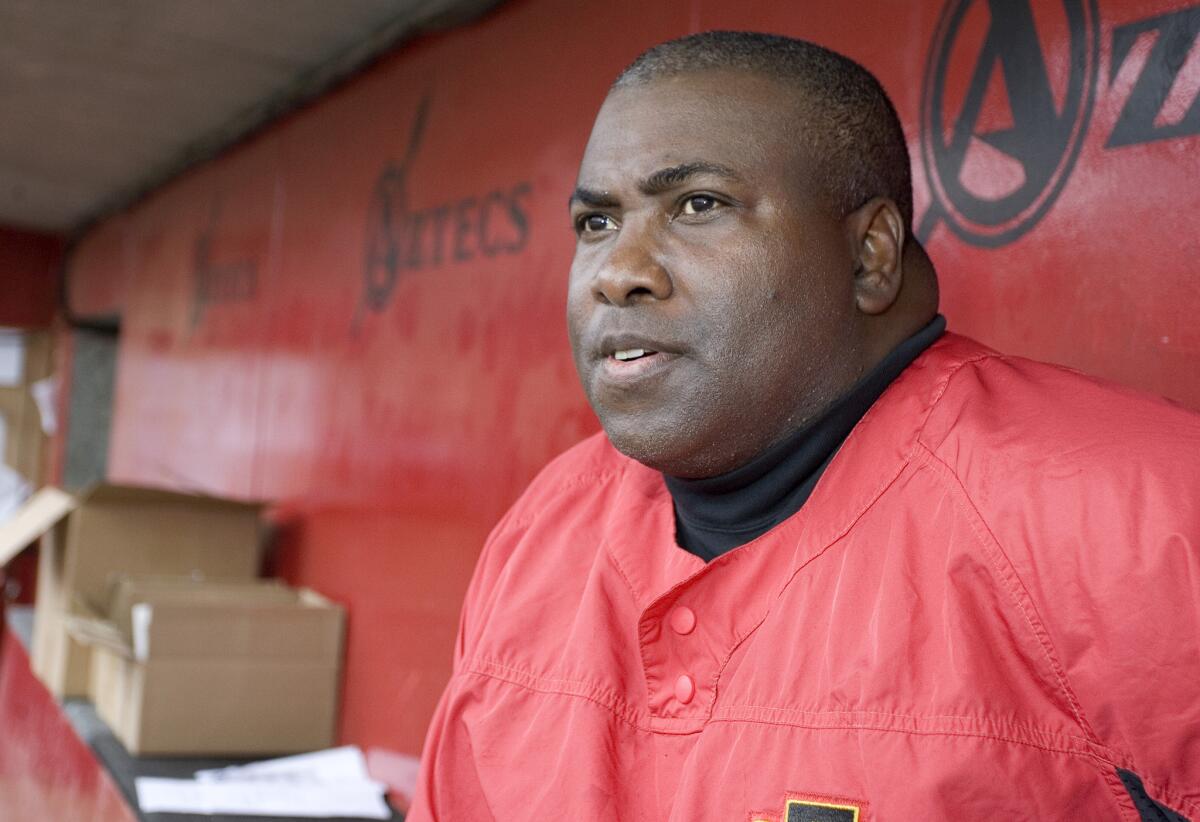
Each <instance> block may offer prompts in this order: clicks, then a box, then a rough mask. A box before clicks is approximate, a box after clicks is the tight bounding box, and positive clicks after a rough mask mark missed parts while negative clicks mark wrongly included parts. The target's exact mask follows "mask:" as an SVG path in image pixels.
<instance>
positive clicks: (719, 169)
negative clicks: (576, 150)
mask: <svg viewBox="0 0 1200 822" xmlns="http://www.w3.org/2000/svg"><path fill="white" fill-rule="evenodd" d="M702 174H708V175H712V176H715V177H724V178H725V179H727V180H733V181H735V182H740V181H741V179H742V177H741V175H740V174H738V173H737V172H736V171H734V170H733V169H732V168H730V167H729V166H724V165H721V164H720V163H710V162H707V161H704V160H700V161H697V162H694V163H680V164H679V165H674V166H668V167H667V168H660V169H659V170H658V171H655V172H654V173H652V174H650V175H649V176H647V177H646V179H644V180H642V181H640V182H639V183H638V191H640V192H641V193H642V194H645V195H646V196H647V197H653V196H654V195H656V194H661V193H663V192H664V191H670V190H671V189H672V188H675V187H676V186H678V185H681V184H683V183H686V182H687V181H688V180H690V179H691V178H693V177H698V176H700V175H702ZM575 203H579V204H581V205H585V206H587V207H588V208H616V207H617V206H619V205H620V203H619V202H618V200H617V198H616V197H614V196H613V195H612V194H610V193H609V192H607V191H597V190H596V189H592V188H586V187H584V186H579V187H577V188H576V189H575V190H574V191H573V192H571V197H570V199H569V200H568V201H567V205H568V206H571V205H574V204H575Z"/></svg>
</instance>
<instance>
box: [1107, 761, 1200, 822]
mask: <svg viewBox="0 0 1200 822" xmlns="http://www.w3.org/2000/svg"><path fill="white" fill-rule="evenodd" d="M1117 776H1119V777H1121V782H1122V784H1124V785H1125V790H1127V791H1129V798H1130V799H1132V800H1133V806H1134V807H1135V808H1137V812H1138V815H1139V816H1140V817H1142V822H1189V820H1188V818H1187V817H1186V816H1184V815H1183V814H1181V813H1176V812H1175V811H1173V810H1171V809H1170V808H1168V807H1167V806H1166V805H1160V804H1159V803H1158V802H1155V801H1154V800H1153V799H1151V798H1150V794H1148V793H1146V787H1145V786H1144V785H1142V780H1141V778H1140V777H1139V776H1138V775H1137V774H1135V773H1134V772H1133V771H1126V770H1123V769H1121V768H1117Z"/></svg>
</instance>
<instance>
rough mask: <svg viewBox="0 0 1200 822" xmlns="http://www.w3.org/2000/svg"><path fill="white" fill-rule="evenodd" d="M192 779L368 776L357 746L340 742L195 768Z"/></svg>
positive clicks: (357, 778) (353, 778) (313, 779)
mask: <svg viewBox="0 0 1200 822" xmlns="http://www.w3.org/2000/svg"><path fill="white" fill-rule="evenodd" d="M196 779H197V780H198V781H200V782H216V781H223V780H229V779H240V780H251V779H253V780H259V779H269V780H281V781H282V780H290V781H292V782H303V781H310V782H318V783H327V782H342V781H346V782H365V781H369V780H370V777H369V776H368V775H367V761H366V758H365V757H363V753H362V751H361V750H359V748H358V746H357V745H343V746H342V747H340V748H329V749H328V750H324V751H315V752H313V753H305V754H297V755H296V756H285V757H282V758H280V759H267V760H264V761H262V762H251V763H250V764H249V765H230V766H229V767H228V768H213V769H211V770H205V771H196Z"/></svg>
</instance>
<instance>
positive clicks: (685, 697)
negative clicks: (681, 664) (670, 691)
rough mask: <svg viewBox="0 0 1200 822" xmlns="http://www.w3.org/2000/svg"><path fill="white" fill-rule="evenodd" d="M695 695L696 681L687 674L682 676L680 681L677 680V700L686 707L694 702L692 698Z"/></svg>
mask: <svg viewBox="0 0 1200 822" xmlns="http://www.w3.org/2000/svg"><path fill="white" fill-rule="evenodd" d="M695 695H696V680H694V679H692V678H691V677H690V676H688V675H687V674H680V675H679V679H677V680H675V698H676V699H678V700H679V701H680V702H682V703H683V704H684V705H686V704H688V703H689V702H691V701H692V697H694V696H695Z"/></svg>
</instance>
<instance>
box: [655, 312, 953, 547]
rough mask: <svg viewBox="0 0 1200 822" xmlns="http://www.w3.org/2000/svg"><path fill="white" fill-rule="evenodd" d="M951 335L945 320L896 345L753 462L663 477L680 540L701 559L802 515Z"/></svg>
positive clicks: (933, 321)
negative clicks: (914, 371) (931, 351)
mask: <svg viewBox="0 0 1200 822" xmlns="http://www.w3.org/2000/svg"><path fill="white" fill-rule="evenodd" d="M945 330H946V320H945V318H943V317H942V316H941V315H938V316H937V317H935V318H934V319H933V320H932V321H931V322H930V323H929V324H928V325H926V326H925V327H924V328H922V329H921V330H920V331H918V332H917V333H916V334H914V335H913V336H911V337H909V338H908V339H907V340H905V341H904V342H902V343H900V345H898V346H896V348H894V349H893V350H892V351H891V353H889V354H888V355H887V356H886V357H884V358H883V360H882V361H881V362H880V363H879V364H878V365H877V366H875V368H873V369H872V370H871V371H870V372H869V373H868V374H867V375H866V376H864V377H863V378H862V379H861V380H859V381H858V382H857V383H855V385H854V386H853V387H852V388H851V389H850V390H849V391H848V392H847V393H846V394H844V395H843V396H842V397H841V398H840V399H839V400H837V401H836V402H835V403H834V404H833V405H831V406H830V407H829V408H828V409H826V410H825V411H824V412H823V413H822V414H821V415H820V416H819V417H818V418H817V419H815V420H813V421H812V422H810V423H809V424H808V425H806V426H804V427H803V428H801V429H800V430H798V431H796V432H795V433H793V434H791V435H789V436H788V437H786V438H784V439H783V440H781V441H780V442H778V443H776V444H775V445H772V446H771V447H770V448H768V449H767V450H766V451H764V452H763V453H761V454H759V455H758V456H757V457H755V458H754V459H752V460H751V461H750V462H748V463H746V464H745V465H742V466H740V467H738V468H735V469H734V470H732V471H729V472H727V473H724V474H720V475H718V476H715V477H705V478H703V479H680V478H679V477H672V476H664V479H665V481H666V484H667V489H668V490H669V491H670V492H671V497H672V499H673V500H674V503H675V531H676V534H675V538H676V541H677V542H678V543H679V545H680V547H682V548H684V549H685V550H687V551H690V552H691V553H693V554H695V555H696V556H698V557H700V558H701V559H704V560H706V561H707V560H711V559H714V558H716V557H718V556H720V555H721V554H723V553H725V552H726V551H730V550H732V549H733V548H736V547H738V546H739V545H743V544H745V543H747V542H749V541H750V540H752V539H755V538H756V537H758V536H760V535H762V534H764V533H766V532H767V531H769V530H770V529H771V528H773V527H775V526H776V525H778V524H779V523H781V522H783V521H784V520H785V519H787V518H788V517H790V516H791V515H792V514H794V513H796V512H797V511H799V510H800V507H801V506H802V505H804V503H805V501H807V499H808V497H809V494H811V493H812V490H813V488H814V487H816V484H817V480H818V479H820V477H821V474H822V472H823V471H824V470H825V467H826V466H827V465H828V464H829V461H830V460H831V459H832V458H833V455H834V454H835V453H836V452H837V449H838V448H839V447H840V446H841V444H842V442H843V441H844V440H845V439H846V437H847V436H848V435H849V434H850V431H851V430H852V429H853V428H854V426H855V425H857V424H858V421H859V420H860V419H862V416H863V414H865V413H867V409H869V408H870V407H871V406H872V405H873V404H874V403H875V400H877V399H879V395H880V394H882V393H883V392H884V390H885V389H886V388H887V387H888V386H889V385H890V384H891V383H892V381H893V380H894V379H896V377H898V376H899V375H900V372H902V371H903V370H904V369H905V368H907V367H908V366H909V364H910V363H912V361H913V360H915V359H916V358H917V357H918V356H919V355H920V354H921V352H922V351H924V350H925V349H926V348H928V347H929V346H930V345H932V344H933V342H934V341H935V340H937V338H938V337H940V336H941V335H942V332H943V331H945Z"/></svg>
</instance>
